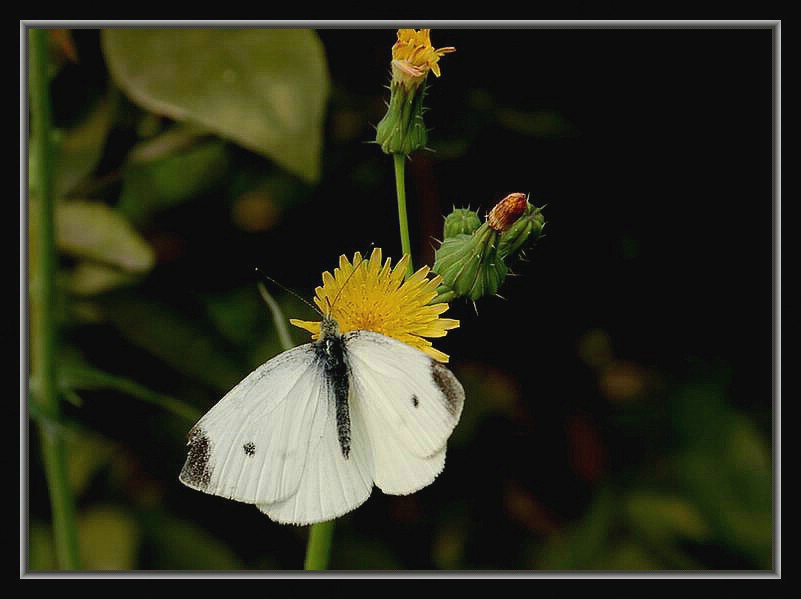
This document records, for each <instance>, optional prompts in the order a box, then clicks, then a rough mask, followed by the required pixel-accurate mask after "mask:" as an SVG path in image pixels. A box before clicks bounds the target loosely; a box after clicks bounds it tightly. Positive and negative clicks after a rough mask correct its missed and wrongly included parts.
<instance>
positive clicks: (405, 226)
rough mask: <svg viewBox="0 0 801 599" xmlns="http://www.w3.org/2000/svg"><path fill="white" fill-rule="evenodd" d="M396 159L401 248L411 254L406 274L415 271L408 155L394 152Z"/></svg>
mask: <svg viewBox="0 0 801 599" xmlns="http://www.w3.org/2000/svg"><path fill="white" fill-rule="evenodd" d="M392 158H393V159H394V161H395V189H396V191H397V194H398V222H399V223H400V236H401V249H402V250H403V253H404V254H408V255H409V267H408V268H407V269H406V276H407V277H409V276H411V275H412V273H413V272H414V266H413V265H412V243H411V241H410V240H409V219H408V217H407V216H406V179H405V174H406V173H405V171H406V157H405V156H404V155H403V154H393V155H392Z"/></svg>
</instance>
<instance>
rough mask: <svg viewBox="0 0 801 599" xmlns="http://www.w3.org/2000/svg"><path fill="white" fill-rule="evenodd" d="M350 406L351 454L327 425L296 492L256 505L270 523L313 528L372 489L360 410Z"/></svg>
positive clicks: (368, 449) (344, 510) (362, 499)
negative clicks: (312, 526)
mask: <svg viewBox="0 0 801 599" xmlns="http://www.w3.org/2000/svg"><path fill="white" fill-rule="evenodd" d="M348 403H349V404H350V413H349V422H350V450H349V452H348V455H347V457H345V454H344V453H343V451H342V447H341V443H340V438H339V435H338V432H337V427H335V426H334V423H333V422H330V423H329V425H330V426H327V427H326V429H325V432H324V435H323V440H322V441H321V442H320V443H319V444H318V445H317V447H316V448H315V450H314V451H312V452H311V453H310V454H309V459H308V461H307V463H306V469H305V471H304V472H303V478H302V480H301V482H300V486H299V487H298V490H297V492H296V493H295V494H294V495H293V496H292V497H289V498H288V499H285V500H283V501H281V502H276V503H267V504H261V505H259V506H258V507H259V509H260V510H261V511H262V512H264V513H265V514H267V515H268V516H269V517H270V519H272V520H275V521H276V522H281V523H284V524H298V525H306V524H314V523H315V522H322V521H325V520H331V519H333V518H337V517H339V516H341V515H343V514H346V513H347V512H350V511H351V510H353V509H356V508H357V507H358V506H360V505H361V504H362V503H364V502H365V501H366V500H367V498H368V497H369V496H370V493H371V491H372V489H373V451H372V444H371V441H370V439H369V438H368V435H367V427H366V425H365V421H364V416H363V409H362V406H360V405H358V404H357V403H356V402H354V401H353V397H352V391H351V398H350V401H349V402H348Z"/></svg>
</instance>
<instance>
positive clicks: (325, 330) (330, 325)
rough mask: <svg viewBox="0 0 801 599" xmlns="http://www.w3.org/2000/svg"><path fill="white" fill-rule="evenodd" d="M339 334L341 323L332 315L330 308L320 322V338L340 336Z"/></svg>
mask: <svg viewBox="0 0 801 599" xmlns="http://www.w3.org/2000/svg"><path fill="white" fill-rule="evenodd" d="M339 334H340V333H339V324H338V323H337V321H336V320H334V319H333V318H332V317H331V310H330V309H329V310H328V311H327V312H326V313H325V314H323V320H322V322H321V323H320V339H325V338H326V337H335V336H339Z"/></svg>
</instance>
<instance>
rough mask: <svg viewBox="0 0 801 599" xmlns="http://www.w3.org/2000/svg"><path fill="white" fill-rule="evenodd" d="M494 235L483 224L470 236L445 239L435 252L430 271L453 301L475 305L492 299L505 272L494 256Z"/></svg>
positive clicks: (495, 232) (505, 268) (498, 258)
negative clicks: (473, 302) (452, 296)
mask: <svg viewBox="0 0 801 599" xmlns="http://www.w3.org/2000/svg"><path fill="white" fill-rule="evenodd" d="M497 243H498V232H497V231H495V230H493V229H492V228H490V226H489V225H488V224H487V223H484V224H483V225H481V226H480V227H479V228H478V229H477V230H476V231H475V232H474V233H473V234H472V235H466V234H459V235H456V236H455V237H451V238H448V239H445V241H443V242H442V245H441V246H440V247H439V249H438V250H437V252H436V256H435V258H434V267H433V269H432V270H433V271H434V272H435V273H436V274H438V275H440V276H441V277H442V284H443V286H445V287H447V288H448V289H450V290H451V291H453V293H454V295H455V297H467V298H470V299H471V300H473V301H475V300H477V299H479V298H481V297H483V296H485V295H494V294H496V293H497V292H498V289H500V287H501V283H503V280H504V279H505V278H506V275H507V273H508V272H509V269H508V268H507V267H506V265H505V264H504V263H503V260H501V259H500V257H499V256H498V250H497Z"/></svg>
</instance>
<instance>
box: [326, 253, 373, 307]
mask: <svg viewBox="0 0 801 599" xmlns="http://www.w3.org/2000/svg"><path fill="white" fill-rule="evenodd" d="M365 262H367V260H365V259H364V258H362V261H361V262H359V263H358V264H357V265H356V268H354V269H353V270H352V271H351V272H350V274H349V275H348V278H347V279H345V282H344V283H342V287H340V288H339V291H337V294H336V295H335V296H334V301H333V302H329V301H328V298H326V300H325V302H326V303H327V304H328V313H329V314H331V310H332V309H333V308H334V306H335V305H336V303H337V300H338V299H339V296H340V295H342V292H343V291H345V287H346V286H347V284H348V282H350V280H351V279H352V278H353V275H355V274H356V271H357V270H359V269H360V268H361V266H362V264H364V263H365Z"/></svg>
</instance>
